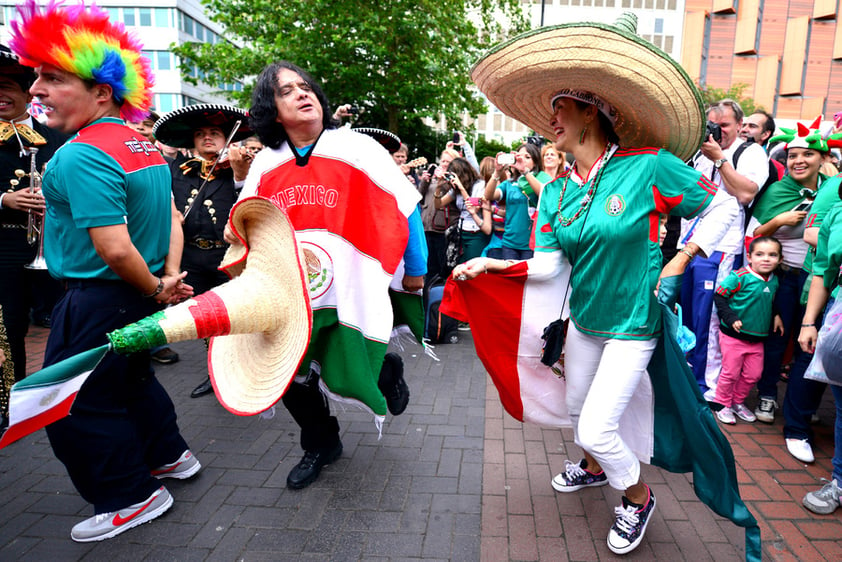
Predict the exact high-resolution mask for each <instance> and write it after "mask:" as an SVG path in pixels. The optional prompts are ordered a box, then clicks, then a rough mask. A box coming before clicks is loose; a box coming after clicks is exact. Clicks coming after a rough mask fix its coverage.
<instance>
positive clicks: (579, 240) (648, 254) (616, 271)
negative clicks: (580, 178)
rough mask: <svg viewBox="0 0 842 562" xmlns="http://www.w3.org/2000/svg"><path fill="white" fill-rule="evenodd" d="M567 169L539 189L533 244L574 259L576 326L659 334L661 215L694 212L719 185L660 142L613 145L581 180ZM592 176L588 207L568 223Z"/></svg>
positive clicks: (615, 334)
mask: <svg viewBox="0 0 842 562" xmlns="http://www.w3.org/2000/svg"><path fill="white" fill-rule="evenodd" d="M568 175H569V172H567V173H565V174H563V175H562V176H560V177H559V178H558V179H556V180H555V181H554V182H552V183H550V184H548V185H546V186H545V187H544V191H543V193H542V194H541V203H540V208H539V211H538V222H537V225H536V229H535V250H536V251H544V252H548V251H554V250H559V249H560V250H562V251H563V252H564V255H565V256H566V257H567V259H568V260H570V263H571V264H572V265H573V270H572V273H571V277H570V317H571V319H572V320H573V322H575V324H576V327H577V328H579V330H581V331H583V332H585V333H587V334H591V335H595V336H603V337H610V338H618V339H649V338H653V337H655V336H657V335H658V334H659V333H660V331H661V312H660V310H659V309H658V306H657V302H656V300H655V296H654V291H655V286H656V285H657V283H658V275H659V273H660V271H661V266H662V256H661V250H660V246H659V245H658V231H659V227H660V222H659V219H660V215H661V214H662V213H663V214H674V215H678V216H682V217H690V218H692V217H695V216H696V215H698V214H699V213H701V212H702V211H703V210H704V209H705V208H707V206H708V205H709V204H710V202H711V201H712V200H713V196H714V195H715V194H716V186H714V185H713V184H712V183H710V181H708V180H707V179H706V178H705V177H704V176H703V175H701V174H700V173H699V172H697V171H696V170H694V169H693V168H691V167H689V166H687V165H685V164H684V162H682V161H681V160H679V159H678V158H676V157H675V156H673V155H672V154H670V153H669V152H667V151H665V150H661V149H658V148H618V149H617V150H616V152H614V154H613V155H612V156H610V158H609V160H608V162H607V164H606V167H605V170H604V171H603V172H602V173H601V174H600V172H599V171H597V170H593V171H592V172H591V173H590V174H589V176H590V177H589V178H588V180H587V181H586V182H585V183H584V184H583V185H581V186H580V185H577V183H576V182H575V181H573V180H572V179H568ZM600 176H601V177H600ZM596 178H599V180H598V184H597V186H596V189H595V192H594V193H593V201H592V202H591V203H590V208H589V209H586V210H584V211H583V212H582V213H581V214H580V216H579V217H578V218H577V219H576V220H574V221H573V222H571V223H570V224H569V225H568V226H565V223H566V222H567V221H568V220H569V219H570V218H572V217H573V216H574V215H575V214H576V212H577V210H579V209H580V207H581V206H582V202H583V200H584V198H585V197H586V196H587V194H588V192H589V190H590V188H591V186H592V183H593V181H594V180H595V179H596ZM562 192H563V193H562ZM562 195H563V196H562Z"/></svg>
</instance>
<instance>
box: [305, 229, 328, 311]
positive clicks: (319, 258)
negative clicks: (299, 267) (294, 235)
mask: <svg viewBox="0 0 842 562" xmlns="http://www.w3.org/2000/svg"><path fill="white" fill-rule="evenodd" d="M299 244H300V245H301V248H302V250H301V251H302V253H303V254H304V265H305V267H306V268H307V286H308V287H309V289H310V298H311V299H317V298H319V297H320V296H322V295H323V294H325V293H326V292H327V290H328V289H330V286H331V285H332V284H333V260H331V259H330V255H329V254H328V253H327V252H326V251H325V249H324V248H322V247H321V246H317V245H316V244H313V243H311V242H299Z"/></svg>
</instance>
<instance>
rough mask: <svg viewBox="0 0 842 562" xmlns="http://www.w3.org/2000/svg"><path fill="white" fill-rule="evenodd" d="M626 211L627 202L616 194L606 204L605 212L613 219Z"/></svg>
mask: <svg viewBox="0 0 842 562" xmlns="http://www.w3.org/2000/svg"><path fill="white" fill-rule="evenodd" d="M625 210H626V201H625V200H624V199H623V196H622V195H619V194H616V193H615V194H614V195H612V196H611V197H609V198H608V201H606V202H605V212H606V213H608V214H609V215H611V216H612V217H616V216H619V215H622V214H623V211H625Z"/></svg>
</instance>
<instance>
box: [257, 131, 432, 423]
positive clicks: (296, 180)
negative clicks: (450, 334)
mask: <svg viewBox="0 0 842 562" xmlns="http://www.w3.org/2000/svg"><path fill="white" fill-rule="evenodd" d="M250 195H258V196H260V197H265V198H267V199H270V200H272V201H273V202H275V203H276V204H277V205H278V206H279V207H280V208H282V209H284V210H285V211H286V213H287V215H288V217H289V220H290V222H291V223H292V225H293V228H294V229H295V235H296V239H297V241H298V245H299V251H300V252H301V253H303V262H304V265H305V268H306V271H305V273H306V275H307V281H308V285H309V287H308V290H309V296H310V304H311V307H312V310H313V328H312V335H311V338H310V346H309V348H308V349H307V354H306V355H305V357H304V360H303V362H302V366H301V369H300V370H299V375H305V374H306V373H307V371H308V370H313V371H316V372H318V373H320V375H321V382H322V390H323V391H324V392H325V394H327V395H328V396H330V397H331V398H332V399H334V400H337V401H340V402H344V403H348V404H354V405H357V406H360V407H362V408H364V409H366V410H370V411H371V412H373V414H374V415H375V419H376V421H377V423H378V424H380V423H382V420H383V419H384V416H385V414H386V411H387V408H386V400H385V398H384V397H383V395H382V393H381V392H380V390H379V388H378V387H377V380H378V378H379V374H380V367H381V365H382V363H383V356H384V355H385V353H386V348H387V345H388V343H389V338H390V336H391V334H392V326H393V321H394V311H393V304H392V303H393V301H392V299H391V298H390V292H389V289H390V286H392V287H394V285H393V284H394V283H398V286H399V283H400V278H401V276H402V273H400V272H399V268H400V265H401V261H402V259H403V255H404V251H405V250H406V246H407V241H408V238H409V228H408V222H407V218H408V217H409V215H410V214H412V213H413V211H415V209H416V207H417V203H418V200H419V199H420V196H419V195H418V192H417V191H416V190H415V189H414V188H413V187H412V185H411V184H410V183H409V182H408V181H407V179H406V177H405V176H404V175H403V173H402V172H401V171H400V169H399V168H398V167H397V166H395V164H394V161H393V160H392V158H391V156H390V155H389V154H388V153H387V152H386V151H385V150H384V149H383V148H382V147H381V146H380V145H379V144H378V143H377V142H376V141H375V140H373V139H371V138H370V137H368V136H366V135H362V134H360V133H355V132H353V131H350V130H348V129H332V130H325V131H324V132H323V133H322V135H321V136H320V137H319V138H318V140H317V141H316V142H315V144H314V145H313V146H312V147H311V148H310V149H308V150H306V151H304V152H303V153H300V152H299V151H295V152H293V150H292V149H291V148H290V146H289V145H288V144H287V143H284V144H282V145H281V147H280V148H278V149H270V148H267V149H265V150H263V151H261V152H260V154H259V155H258V156H257V157H256V158H255V160H254V162H253V164H252V167H251V169H250V171H249V176H248V179H247V180H246V184H245V186H244V187H243V192H242V195H241V198H243V197H248V196H250ZM393 294H394V292H393ZM396 296H397V297H398V301H401V302H400V304H401V305H407V307H403V306H402V310H401V311H399V312H404V311H405V310H408V309H409V308H410V307H411V308H412V309H414V310H415V313H414V314H415V316H416V317H417V319H416V322H415V323H416V324H418V323H422V322H423V320H422V318H423V317H422V316H418V315H419V313H422V312H423V310H422V308H421V306H420V303H421V301H420V296H418V297H416V299H417V300H416V302H415V305H412V300H413V298H412V297H410V296H409V295H406V294H404V295H400V294H397V295H396ZM402 321H403V320H402ZM410 325H411V324H410Z"/></svg>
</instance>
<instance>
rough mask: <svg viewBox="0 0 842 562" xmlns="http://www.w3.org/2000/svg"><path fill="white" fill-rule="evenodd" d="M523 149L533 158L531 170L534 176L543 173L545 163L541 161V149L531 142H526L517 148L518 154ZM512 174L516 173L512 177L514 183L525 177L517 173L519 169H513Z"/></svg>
mask: <svg viewBox="0 0 842 562" xmlns="http://www.w3.org/2000/svg"><path fill="white" fill-rule="evenodd" d="M521 148H525V149H526V152H528V153H529V156H530V157H531V158H532V168H531V169H530V171H531V172H532V173H533V174H537V173H538V172H541V171H543V170H544V161H543V160H542V159H541V149H539V148H538V147H537V146H535V145H534V144H532V143H531V142H525V143H523V144H522V145H520V146H519V147H517V150H518V152H520V149H521ZM512 172H513V173H514V175H513V176H512V181H514V180H516V179H517V178H519V177H520V176H522V175H523V174H521V173H520V172H518V171H517V168H512Z"/></svg>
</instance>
